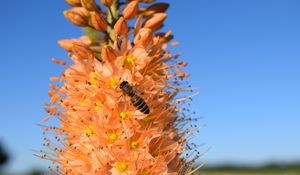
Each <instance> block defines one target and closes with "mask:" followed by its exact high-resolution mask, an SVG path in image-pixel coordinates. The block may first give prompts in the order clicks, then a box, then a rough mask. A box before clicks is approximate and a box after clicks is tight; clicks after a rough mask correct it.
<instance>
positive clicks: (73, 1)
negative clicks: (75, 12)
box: [65, 0, 81, 7]
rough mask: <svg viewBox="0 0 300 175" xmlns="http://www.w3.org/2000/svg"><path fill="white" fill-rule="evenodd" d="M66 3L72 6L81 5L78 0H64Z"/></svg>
mask: <svg viewBox="0 0 300 175" xmlns="http://www.w3.org/2000/svg"><path fill="white" fill-rule="evenodd" d="M65 1H66V2H67V3H68V4H70V5H71V6H74V7H81V2H80V0H65Z"/></svg>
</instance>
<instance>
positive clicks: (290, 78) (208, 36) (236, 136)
mask: <svg viewBox="0 0 300 175" xmlns="http://www.w3.org/2000/svg"><path fill="white" fill-rule="evenodd" d="M166 2H170V3H171V7H170V9H169V10H168V19H167V21H166V23H165V28H164V29H163V30H169V29H171V30H172V31H173V34H174V35H175V40H176V41H179V42H180V43H181V44H180V45H179V46H178V47H177V48H175V49H173V51H175V52H176V51H183V53H184V56H183V58H182V59H184V60H187V61H188V62H189V67H188V68H187V70H186V71H188V72H190V73H191V74H192V76H191V77H190V78H189V81H190V83H191V85H192V86H193V87H194V88H196V89H197V91H198V92H199V95H198V96H196V97H195V98H194V100H193V106H192V110H194V111H196V113H197V115H198V116H205V117H204V118H203V119H202V120H200V121H199V122H198V125H199V126H202V125H205V124H207V127H205V128H203V129H201V132H200V134H198V135H197V136H196V137H195V139H194V141H195V142H196V143H198V144H204V146H203V147H200V148H199V151H200V152H202V153H204V155H203V156H202V158H201V162H205V164H206V168H205V169H202V170H201V172H204V174H207V175H210V174H211V175H213V174H215V175H217V174H255V173H260V174H270V175H271V174H274V175H275V174H278V175H279V174H289V175H292V174H300V168H299V167H300V166H299V165H300V137H299V135H300V78H299V76H300V10H299V9H300V1H299V0H243V1H241V0H226V1H224V0H177V1H168V0H166ZM1 6H2V9H1V11H0V24H1V28H0V33H1V42H0V51H1V52H0V54H1V65H2V66H1V69H0V75H1V76H0V80H1V81H0V82H1V86H0V94H1V101H0V107H1V108H0V109H1V117H0V174H1V173H2V174H5V175H6V174H20V175H23V174H41V173H42V172H44V171H46V170H47V167H48V164H49V162H47V161H44V160H41V159H39V158H36V157H34V156H33V155H32V154H33V150H39V149H41V148H42V139H43V138H42V131H41V128H40V127H38V126H37V125H36V124H38V123H39V122H40V121H41V120H42V119H43V118H44V117H46V113H45V112H44V111H43V103H44V102H46V101H48V100H49V99H48V96H47V91H48V84H49V77H50V76H55V75H58V74H59V72H60V71H62V70H61V69H60V68H61V67H59V66H57V65H55V64H53V63H52V62H51V58H52V57H55V58H59V59H64V60H67V59H68V58H67V53H66V52H65V51H64V50H63V49H62V48H60V47H59V46H58V44H57V40H59V39H63V38H77V37H79V36H80V35H82V34H83V31H82V30H81V29H79V28H78V27H75V26H73V25H72V24H71V23H70V22H69V21H67V20H66V19H65V18H64V16H63V10H66V9H68V8H69V6H68V5H67V4H66V3H65V2H64V1H63V0H54V1H53V0H46V1H45V0H43V1H41V0H27V1H17V0H10V1H3V2H1Z"/></svg>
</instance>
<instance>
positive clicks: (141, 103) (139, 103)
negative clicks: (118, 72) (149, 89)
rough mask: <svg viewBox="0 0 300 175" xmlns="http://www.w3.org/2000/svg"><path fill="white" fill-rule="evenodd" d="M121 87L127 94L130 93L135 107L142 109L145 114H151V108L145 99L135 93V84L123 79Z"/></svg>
mask: <svg viewBox="0 0 300 175" xmlns="http://www.w3.org/2000/svg"><path fill="white" fill-rule="evenodd" d="M120 89H121V90H122V92H123V93H124V94H125V95H128V96H129V97H130V101H131V103H132V104H133V106H134V107H136V108H137V109H138V110H139V111H141V112H142V113H144V114H149V113H150V110H149V107H148V105H147V103H146V102H145V100H144V99H143V98H142V97H140V96H138V95H137V94H135V92H134V89H133V86H131V85H130V84H129V83H128V82H127V81H123V82H122V83H121V84H120Z"/></svg>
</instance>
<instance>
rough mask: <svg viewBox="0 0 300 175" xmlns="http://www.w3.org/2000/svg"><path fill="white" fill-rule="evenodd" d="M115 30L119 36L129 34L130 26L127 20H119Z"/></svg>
mask: <svg viewBox="0 0 300 175" xmlns="http://www.w3.org/2000/svg"><path fill="white" fill-rule="evenodd" d="M114 29H115V31H116V33H117V34H119V35H121V34H123V35H125V34H127V32H128V25H127V22H126V20H125V19H124V18H123V17H121V18H119V20H118V21H117V22H116V24H115V26H114Z"/></svg>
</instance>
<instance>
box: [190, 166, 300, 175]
mask: <svg viewBox="0 0 300 175" xmlns="http://www.w3.org/2000/svg"><path fill="white" fill-rule="evenodd" d="M195 175H300V164H292V165H280V164H279V165H278V164H269V165H265V166H261V167H241V166H230V165H229V166H219V167H209V168H204V169H202V170H200V171H199V172H197V173H195Z"/></svg>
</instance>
